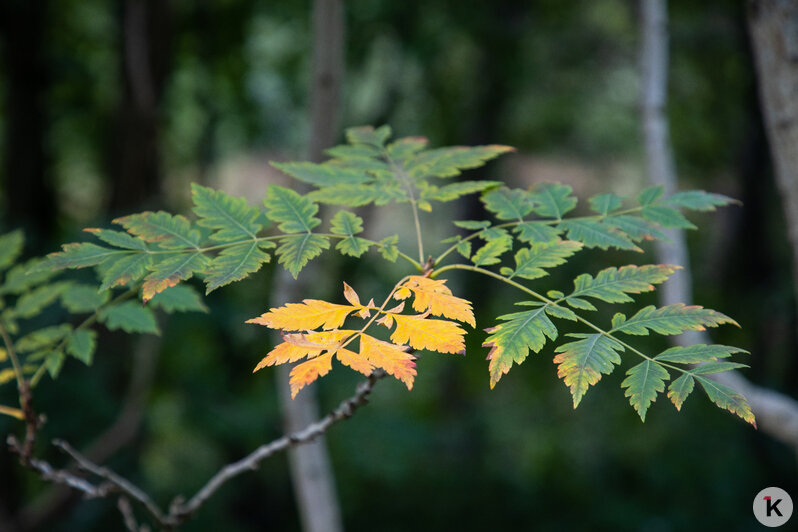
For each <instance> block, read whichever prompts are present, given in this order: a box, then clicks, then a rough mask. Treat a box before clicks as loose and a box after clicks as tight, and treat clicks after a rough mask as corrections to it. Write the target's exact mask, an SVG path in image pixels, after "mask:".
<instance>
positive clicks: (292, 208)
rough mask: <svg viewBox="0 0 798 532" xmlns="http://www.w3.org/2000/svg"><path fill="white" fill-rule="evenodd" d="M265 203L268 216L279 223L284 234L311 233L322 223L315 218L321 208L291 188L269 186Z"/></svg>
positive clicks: (279, 227)
mask: <svg viewBox="0 0 798 532" xmlns="http://www.w3.org/2000/svg"><path fill="white" fill-rule="evenodd" d="M263 203H264V205H266V208H267V209H268V210H267V211H266V216H267V217H268V218H269V220H271V221H273V222H278V223H279V225H278V226H277V228H278V229H280V231H282V232H283V233H310V231H311V230H312V229H313V228H314V227H316V226H318V225H319V224H320V223H321V220H319V219H318V218H316V216H315V214H316V213H317V212H319V206H318V205H316V204H315V203H313V202H312V201H311V200H310V199H308V198H307V197H305V196H301V195H300V194H297V193H296V192H294V191H293V190H291V189H290V188H285V187H280V186H277V185H269V188H268V189H267V191H266V199H264V200H263Z"/></svg>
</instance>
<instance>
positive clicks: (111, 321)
mask: <svg viewBox="0 0 798 532" xmlns="http://www.w3.org/2000/svg"><path fill="white" fill-rule="evenodd" d="M97 318H98V319H99V321H100V322H101V323H104V324H105V326H106V327H108V329H110V330H112V331H113V330H117V329H122V330H123V331H125V332H127V333H151V334H158V324H157V323H156V322H155V316H154V315H153V313H152V311H151V310H150V309H148V308H145V307H144V306H142V304H141V303H138V302H136V301H125V302H124V303H120V304H118V305H111V306H108V307H105V308H104V309H102V310H101V311H100V312H99V314H98V315H97Z"/></svg>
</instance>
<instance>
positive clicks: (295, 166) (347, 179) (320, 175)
mask: <svg viewBox="0 0 798 532" xmlns="http://www.w3.org/2000/svg"><path fill="white" fill-rule="evenodd" d="M271 165H272V166H274V167H275V168H277V169H278V170H280V171H281V172H284V173H286V174H288V175H290V176H291V177H293V178H296V179H298V180H300V181H302V182H303V183H310V184H311V185H316V186H317V187H329V186H332V185H363V184H365V183H368V182H369V181H371V179H372V178H371V177H370V176H369V175H367V174H366V173H365V172H363V171H360V170H354V169H351V168H344V167H341V166H335V165H332V164H316V163H275V162H272V163H271Z"/></svg>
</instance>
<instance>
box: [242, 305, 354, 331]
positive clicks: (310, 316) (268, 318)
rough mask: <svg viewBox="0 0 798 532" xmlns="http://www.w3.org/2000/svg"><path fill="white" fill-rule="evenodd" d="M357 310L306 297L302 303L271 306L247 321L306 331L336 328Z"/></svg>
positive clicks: (277, 327)
mask: <svg viewBox="0 0 798 532" xmlns="http://www.w3.org/2000/svg"><path fill="white" fill-rule="evenodd" d="M355 310H359V309H358V308H357V307H353V306H351V305H338V304H336V303H328V302H327V301H321V300H319V299H306V300H304V301H303V302H302V303H288V304H286V305H285V306H284V307H279V308H273V309H271V310H270V311H269V312H266V313H265V314H261V315H260V316H259V317H257V318H252V319H251V320H247V323H256V324H258V325H266V326H267V327H271V328H272V329H283V330H285V331H308V330H312V329H316V328H318V327H321V328H322V329H325V330H326V329H337V328H338V327H340V326H341V325H343V323H344V320H345V319H346V317H347V316H349V314H350V313H351V312H354V311H355Z"/></svg>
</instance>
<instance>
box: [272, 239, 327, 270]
mask: <svg viewBox="0 0 798 532" xmlns="http://www.w3.org/2000/svg"><path fill="white" fill-rule="evenodd" d="M329 247H330V241H329V240H328V239H327V238H326V237H323V236H321V235H314V234H312V233H307V234H305V235H295V236H286V237H283V238H281V239H280V247H278V248H277V256H278V257H280V259H279V261H278V262H279V263H280V264H282V265H283V267H284V268H285V269H286V270H288V271H289V272H291V275H293V276H294V279H296V278H297V276H298V275H299V272H300V270H301V269H302V268H304V267H305V264H307V263H308V261H309V260H311V259H313V258H315V257H317V256H319V255H320V254H321V252H322V251H324V250H325V249H328V248H329Z"/></svg>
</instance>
